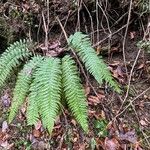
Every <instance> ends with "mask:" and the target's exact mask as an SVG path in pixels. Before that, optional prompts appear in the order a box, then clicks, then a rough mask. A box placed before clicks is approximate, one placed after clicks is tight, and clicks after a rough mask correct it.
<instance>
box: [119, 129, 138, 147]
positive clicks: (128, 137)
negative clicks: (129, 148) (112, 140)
mask: <svg viewBox="0 0 150 150" xmlns="http://www.w3.org/2000/svg"><path fill="white" fill-rule="evenodd" d="M119 140H121V141H124V140H125V141H128V142H131V143H133V144H135V143H136V142H137V136H136V133H135V130H131V131H127V132H126V133H125V134H123V133H119Z"/></svg>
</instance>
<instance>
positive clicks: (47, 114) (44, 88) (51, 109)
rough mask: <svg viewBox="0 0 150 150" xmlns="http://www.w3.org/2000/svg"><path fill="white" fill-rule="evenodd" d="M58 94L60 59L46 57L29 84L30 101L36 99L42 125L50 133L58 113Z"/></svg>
mask: <svg viewBox="0 0 150 150" xmlns="http://www.w3.org/2000/svg"><path fill="white" fill-rule="evenodd" d="M60 96H61V65H60V60H59V59H54V58H46V59H45V60H44V62H43V63H41V65H40V66H39V68H37V70H36V72H35V75H34V80H33V84H32V85H31V93H30V101H31V102H32V100H33V101H35V99H36V102H37V107H38V109H39V113H40V115H41V118H42V122H43V125H44V127H45V128H47V129H48V131H49V132H50V133H51V132H52V129H53V126H54V122H55V119H56V116H57V114H58V110H59V104H60ZM33 106H34V105H33ZM31 115H32V114H31ZM28 121H29V120H28ZM28 123H29V124H32V123H34V121H33V122H30V121H29V122H28Z"/></svg>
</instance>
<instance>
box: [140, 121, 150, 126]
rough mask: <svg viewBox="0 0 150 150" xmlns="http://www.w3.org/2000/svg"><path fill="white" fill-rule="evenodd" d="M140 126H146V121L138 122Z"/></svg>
mask: <svg viewBox="0 0 150 150" xmlns="http://www.w3.org/2000/svg"><path fill="white" fill-rule="evenodd" d="M140 124H141V125H142V126H147V125H148V124H147V123H146V121H144V120H140Z"/></svg>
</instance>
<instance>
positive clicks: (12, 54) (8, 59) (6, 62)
mask: <svg viewBox="0 0 150 150" xmlns="http://www.w3.org/2000/svg"><path fill="white" fill-rule="evenodd" d="M30 55H31V52H30V51H29V50H28V45H27V42H26V41H25V40H24V41H21V40H20V41H19V42H15V43H14V44H12V45H11V46H10V47H8V48H7V50H6V51H5V52H4V53H3V54H2V55H1V57H0V87H2V86H3V84H4V83H5V81H6V79H7V78H8V77H9V76H10V74H11V71H12V70H13V68H15V67H16V66H17V65H19V64H20V60H23V59H24V58H28V57H29V56H30Z"/></svg>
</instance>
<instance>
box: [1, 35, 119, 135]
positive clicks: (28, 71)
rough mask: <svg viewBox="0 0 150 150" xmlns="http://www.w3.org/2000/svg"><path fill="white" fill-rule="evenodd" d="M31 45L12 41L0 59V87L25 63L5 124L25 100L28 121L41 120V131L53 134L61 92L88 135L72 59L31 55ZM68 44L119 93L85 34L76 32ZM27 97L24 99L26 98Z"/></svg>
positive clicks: (24, 41)
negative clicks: (45, 130)
mask: <svg viewBox="0 0 150 150" xmlns="http://www.w3.org/2000/svg"><path fill="white" fill-rule="evenodd" d="M31 45H32V44H30V43H29V42H28V41H26V40H23V41H21V40H20V41H19V42H15V43H14V44H12V45H11V46H10V47H8V49H7V50H6V51H5V52H4V53H3V54H2V55H1V57H0V87H2V86H3V85H4V83H5V82H6V80H7V78H9V77H10V75H11V72H12V71H13V69H14V68H16V67H17V66H19V65H20V64H21V62H23V61H25V65H24V66H23V69H22V70H21V71H20V72H19V74H18V78H17V81H16V85H15V88H14V90H13V99H12V105H11V108H10V113H9V118H8V121H9V123H11V122H12V121H13V119H14V117H15V116H16V114H17V112H18V110H19V108H20V106H21V105H22V104H23V103H24V101H25V100H26V99H27V103H28V105H27V112H26V116H27V122H28V125H35V124H36V123H37V121H38V120H39V119H40V118H41V120H42V123H43V126H44V128H46V129H47V130H48V131H49V133H51V132H52V130H53V127H54V124H55V119H56V117H57V115H58V113H59V110H60V108H61V105H62V104H63V103H62V92H63V95H64V96H65V102H66V104H67V105H68V108H69V109H70V111H71V113H72V115H73V116H74V117H75V118H76V120H77V122H78V123H79V124H80V125H81V127H82V128H83V130H84V131H85V132H88V116H87V102H86V97H85V93H84V89H83V86H82V84H81V82H80V78H79V72H78V68H77V66H76V63H75V61H74V59H73V58H72V57H71V56H69V55H66V56H64V57H63V58H53V57H48V56H39V55H35V54H33V53H32V51H31V50H32V46H31ZM68 45H69V46H70V47H71V48H72V49H73V50H74V51H75V52H76V53H77V55H78V56H79V58H80V59H81V61H82V62H83V63H84V64H85V67H86V69H87V70H88V71H89V72H90V73H91V74H92V75H93V76H94V77H95V79H96V80H97V81H98V83H100V84H101V83H102V82H103V80H105V81H106V82H108V84H109V85H110V86H111V87H112V88H114V90H115V91H117V92H120V88H119V86H118V84H117V83H116V82H115V81H114V80H113V78H112V76H111V73H110V72H109V70H108V69H107V66H106V64H105V63H104V62H103V60H102V59H100V58H99V57H98V56H97V55H96V53H95V51H94V49H93V48H92V46H91V43H90V40H89V38H88V37H87V35H84V34H82V33H81V32H77V33H75V34H74V35H71V36H70V38H69V39H68ZM26 97H27V98H26Z"/></svg>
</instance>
